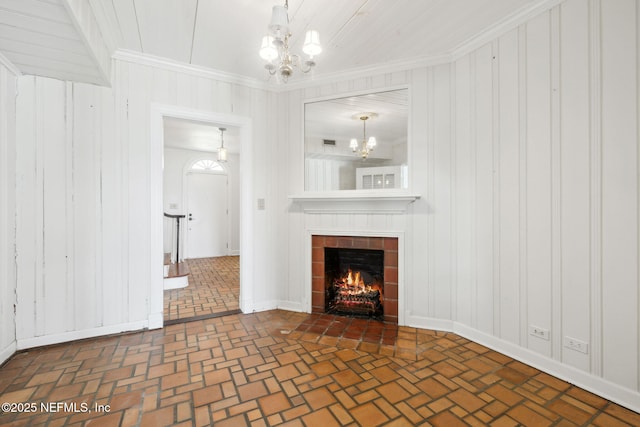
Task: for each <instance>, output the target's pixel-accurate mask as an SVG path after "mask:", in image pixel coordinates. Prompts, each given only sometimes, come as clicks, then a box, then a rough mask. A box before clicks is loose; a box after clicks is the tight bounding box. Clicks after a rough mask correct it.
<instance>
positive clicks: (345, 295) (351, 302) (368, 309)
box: [329, 270, 382, 316]
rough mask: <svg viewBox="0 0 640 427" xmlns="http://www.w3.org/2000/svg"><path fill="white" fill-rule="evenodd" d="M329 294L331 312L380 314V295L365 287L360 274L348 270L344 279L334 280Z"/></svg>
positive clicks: (377, 291)
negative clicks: (330, 295) (330, 296)
mask: <svg viewBox="0 0 640 427" xmlns="http://www.w3.org/2000/svg"><path fill="white" fill-rule="evenodd" d="M330 294H332V296H333V297H332V298H331V301H330V303H329V307H330V310H331V311H337V312H340V313H346V314H359V315H367V316H375V315H378V314H380V313H381V312H382V293H381V292H380V290H379V289H375V288H373V287H372V286H371V285H366V284H365V283H364V280H363V279H362V277H361V275H360V272H356V273H355V274H353V272H352V271H351V270H349V272H348V274H347V275H346V276H345V277H344V278H339V279H336V280H334V282H333V286H332V289H331V292H330Z"/></svg>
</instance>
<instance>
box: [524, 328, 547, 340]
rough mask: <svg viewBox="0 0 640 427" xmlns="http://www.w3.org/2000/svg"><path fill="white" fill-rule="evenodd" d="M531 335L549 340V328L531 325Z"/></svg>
mask: <svg viewBox="0 0 640 427" xmlns="http://www.w3.org/2000/svg"><path fill="white" fill-rule="evenodd" d="M529 335H533V336H534V337H538V338H542V339H543V340H547V341H549V330H548V329H544V328H541V327H539V326H534V325H529Z"/></svg>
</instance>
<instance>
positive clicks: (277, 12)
mask: <svg viewBox="0 0 640 427" xmlns="http://www.w3.org/2000/svg"><path fill="white" fill-rule="evenodd" d="M268 28H269V34H267V35H266V36H264V37H263V38H262V45H261V47H260V57H261V58H262V59H264V60H265V61H267V63H266V64H265V66H264V68H266V69H267V71H268V72H269V75H271V76H273V75H276V76H277V77H279V78H280V79H282V80H283V81H284V82H285V83H286V82H287V80H288V79H289V77H290V76H291V74H293V70H294V68H298V69H299V70H300V71H302V72H303V73H308V72H309V71H311V69H312V68H313V67H314V66H315V65H316V62H315V60H314V59H313V57H314V56H316V55H319V54H320V53H321V52H322V46H321V45H320V35H319V34H318V32H317V31H315V30H309V31H307V33H306V35H305V37H304V44H303V45H302V51H303V52H304V53H305V54H306V55H307V56H308V58H307V59H306V60H305V61H304V62H303V60H302V58H301V57H300V55H295V54H294V55H292V54H291V53H290V52H289V38H290V37H291V33H290V32H289V0H285V2H284V6H273V9H272V10H271V22H270V23H269V26H268Z"/></svg>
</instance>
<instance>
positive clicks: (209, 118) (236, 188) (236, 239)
mask: <svg viewBox="0 0 640 427" xmlns="http://www.w3.org/2000/svg"><path fill="white" fill-rule="evenodd" d="M165 119H179V120H183V121H186V122H191V123H199V124H205V125H208V126H210V127H214V128H219V127H221V126H222V127H226V128H231V129H234V130H235V132H236V135H235V139H236V144H237V146H238V152H240V151H242V159H241V160H240V158H239V156H237V159H236V161H237V163H236V165H235V166H234V169H235V170H236V171H239V170H240V167H242V169H243V170H245V172H244V174H243V179H240V180H235V181H232V182H231V183H230V184H229V191H228V193H229V194H231V195H232V197H231V200H233V206H235V208H234V209H233V210H231V209H230V211H229V217H230V218H231V220H230V223H232V224H233V226H234V227H236V228H238V229H239V230H241V231H240V233H236V234H235V236H231V237H230V239H229V240H230V244H231V246H230V248H229V251H228V252H229V254H230V255H231V256H235V260H230V261H236V262H235V267H234V268H233V269H229V271H232V270H233V272H232V273H228V274H225V275H226V277H228V276H229V275H234V276H236V277H238V280H237V281H238V290H237V292H236V294H235V298H234V300H235V301H236V302H237V303H236V304H238V306H239V310H238V311H242V312H248V311H252V310H253V308H252V305H251V301H252V295H253V293H254V287H253V283H254V282H253V274H252V273H253V272H252V270H251V268H250V266H251V263H252V259H253V253H252V251H250V250H249V251H247V250H246V249H247V248H251V236H252V234H251V233H250V232H249V230H251V229H252V227H253V216H254V215H253V212H252V210H251V209H248V207H250V206H251V200H252V199H251V194H252V189H253V186H252V179H251V175H252V173H251V171H252V167H251V165H252V152H251V135H252V130H251V120H250V119H248V118H245V117H242V116H237V115H234V114H220V113H211V112H205V111H198V110H192V109H188V108H182V107H175V106H167V105H154V104H152V108H151V135H150V136H151V148H152V150H151V158H152V164H155V165H157V168H153V170H152V174H151V188H161V189H162V188H163V182H165V181H166V176H164V175H163V174H164V172H166V170H167V163H168V161H170V159H168V158H167V157H166V156H165V153H164V148H165V147H164V140H165V127H164V121H165ZM225 136H226V134H225ZM211 141H212V140H211V139H208V140H207V141H206V142H207V143H208V144H211ZM201 142H202V141H201ZM228 142H229V141H227V139H226V138H225V146H227V144H226V143H228ZM196 151H199V152H200V156H201V155H202V152H203V151H206V150H202V149H199V150H196ZM210 154H211V155H210V157H213V158H215V153H214V152H211V153H210ZM192 160H193V156H192ZM229 163H231V162H229ZM182 165H185V162H182ZM180 172H181V173H180V174H179V176H173V177H172V178H171V180H170V181H169V182H170V183H171V184H170V185H173V186H176V187H177V186H179V187H183V186H184V187H185V188H184V190H185V191H182V192H181V194H182V195H183V197H180V198H177V199H174V200H169V201H168V200H167V198H166V197H163V196H162V194H161V193H156V192H152V196H153V197H151V207H152V211H161V210H163V209H164V210H165V212H167V210H168V212H169V213H171V212H172V210H181V211H183V212H184V213H185V214H186V206H187V200H186V175H185V174H184V170H181V171H180ZM165 191H166V189H165ZM163 205H164V206H163ZM186 222H187V221H186V220H185V223H186ZM150 225H151V229H152V230H153V232H152V236H153V237H154V238H152V239H151V241H150V245H151V248H152V249H151V252H152V253H154V254H155V255H154V257H153V261H152V272H153V274H152V281H151V285H152V292H151V300H150V314H149V327H150V328H158V327H162V326H163V324H166V322H165V320H167V317H166V314H165V311H164V310H163V309H164V286H163V280H162V275H161V272H162V269H161V268H159V267H161V265H162V264H161V263H162V256H161V255H162V249H163V237H162V236H163V234H162V222H161V221H160V220H155V219H152V220H151V222H150ZM185 225H186V224H185ZM184 228H186V227H184ZM185 231H186V230H185ZM186 234H187V233H183V234H182V235H181V239H184V241H183V245H182V246H181V247H182V248H183V249H182V250H184V251H185V252H186ZM234 248H235V249H234ZM243 248H244V249H243ZM241 252H242V263H241V264H240V262H239V255H240V254H241ZM156 260H159V262H158V261H156ZM232 265H233V264H232ZM216 271H220V269H219V268H216ZM240 276H241V277H242V279H241V283H240ZM225 280H226V279H225ZM227 282H228V280H227ZM240 285H241V286H240ZM185 289H186V288H185ZM225 303H226V302H225Z"/></svg>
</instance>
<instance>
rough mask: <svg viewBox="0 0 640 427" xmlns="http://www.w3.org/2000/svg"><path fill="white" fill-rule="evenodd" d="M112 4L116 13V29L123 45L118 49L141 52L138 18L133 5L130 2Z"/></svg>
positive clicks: (114, 0)
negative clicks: (120, 35)
mask: <svg viewBox="0 0 640 427" xmlns="http://www.w3.org/2000/svg"><path fill="white" fill-rule="evenodd" d="M112 3H113V9H114V10H115V12H116V20H117V22H118V29H119V31H120V33H121V34H122V40H123V44H122V45H121V46H119V47H120V48H123V49H130V50H134V51H137V52H143V50H142V42H141V40H140V29H139V28H138V18H137V17H136V10H135V7H134V5H135V3H134V2H133V1H131V0H112Z"/></svg>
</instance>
